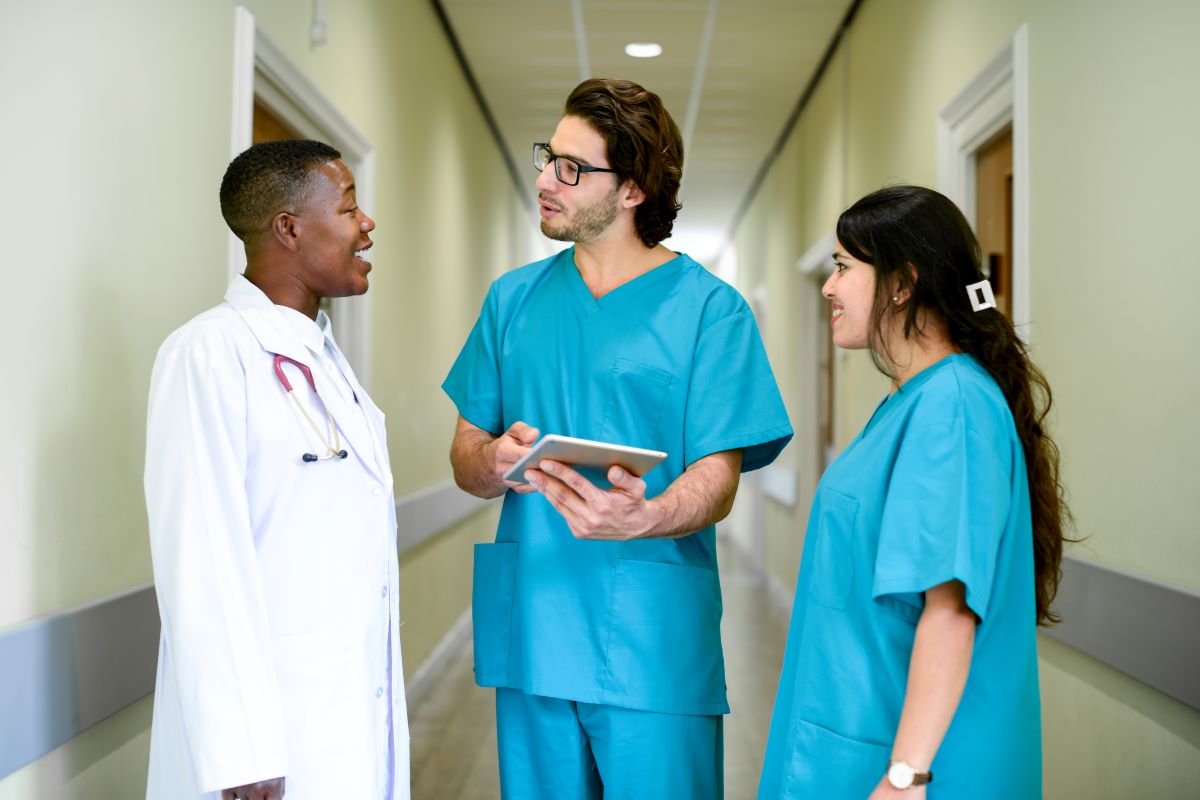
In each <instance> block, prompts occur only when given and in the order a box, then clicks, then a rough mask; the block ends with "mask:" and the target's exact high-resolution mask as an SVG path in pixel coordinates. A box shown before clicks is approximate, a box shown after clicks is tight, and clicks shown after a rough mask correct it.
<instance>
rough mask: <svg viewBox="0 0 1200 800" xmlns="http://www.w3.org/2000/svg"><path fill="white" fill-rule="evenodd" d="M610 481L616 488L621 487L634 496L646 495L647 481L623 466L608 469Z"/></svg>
mask: <svg viewBox="0 0 1200 800" xmlns="http://www.w3.org/2000/svg"><path fill="white" fill-rule="evenodd" d="M608 482H609V483H611V484H612V485H613V488H615V489H621V490H622V491H625V492H628V493H629V494H631V495H633V496H634V497H645V496H646V482H645V481H644V480H642V479H641V478H639V477H638V476H636V475H633V474H631V473H629V472H627V471H626V470H625V469H623V468H621V467H611V468H610V469H609V470H608Z"/></svg>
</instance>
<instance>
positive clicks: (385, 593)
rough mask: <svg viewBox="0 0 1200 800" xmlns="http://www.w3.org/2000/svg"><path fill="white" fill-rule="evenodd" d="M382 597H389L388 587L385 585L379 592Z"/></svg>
mask: <svg viewBox="0 0 1200 800" xmlns="http://www.w3.org/2000/svg"><path fill="white" fill-rule="evenodd" d="M379 596H380V597H387V587H386V586H385V587H383V591H381V592H380V593H379Z"/></svg>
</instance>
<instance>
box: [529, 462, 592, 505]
mask: <svg viewBox="0 0 1200 800" xmlns="http://www.w3.org/2000/svg"><path fill="white" fill-rule="evenodd" d="M538 467H539V468H540V469H541V470H542V471H543V472H545V473H547V474H549V475H553V476H554V477H555V478H558V479H559V480H560V481H562V482H563V483H564V484H566V485H567V486H569V487H570V488H571V490H572V491H573V492H575V494H577V495H579V497H581V498H583V499H584V500H585V501H589V502H595V501H597V500H599V499H600V497H601V496H602V495H603V494H604V492H602V491H600V490H599V489H597V488H596V485H595V484H593V483H592V482H591V481H589V480H588V479H587V478H585V477H583V476H582V475H580V474H579V473H578V472H576V471H575V470H573V469H571V468H570V467H568V466H567V465H565V464H560V463H559V462H557V461H551V460H549V459H543V460H542V462H541V463H540V464H538Z"/></svg>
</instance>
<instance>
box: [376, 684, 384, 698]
mask: <svg viewBox="0 0 1200 800" xmlns="http://www.w3.org/2000/svg"><path fill="white" fill-rule="evenodd" d="M375 696H376V697H383V687H382V686H380V687H379V688H378V689H376V690H375Z"/></svg>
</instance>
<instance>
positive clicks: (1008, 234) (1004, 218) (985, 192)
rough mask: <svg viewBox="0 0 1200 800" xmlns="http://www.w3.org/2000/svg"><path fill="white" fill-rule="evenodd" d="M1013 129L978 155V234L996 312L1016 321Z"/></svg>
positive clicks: (976, 176) (981, 148) (976, 171)
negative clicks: (1014, 294) (1013, 257)
mask: <svg viewBox="0 0 1200 800" xmlns="http://www.w3.org/2000/svg"><path fill="white" fill-rule="evenodd" d="M1012 221H1013V166H1012V128H1011V127H1009V128H1005V129H1004V130H1003V131H1001V132H1000V133H999V134H997V135H996V136H995V137H993V138H992V139H991V140H990V141H989V142H987V144H985V145H983V147H980V148H979V150H977V151H976V153H975V233H976V235H977V236H978V237H979V246H980V248H981V249H982V251H983V275H984V277H985V278H987V279H988V280H989V281H991V283H992V291H993V292H994V293H995V295H996V308H998V309H999V310H1000V312H1001V313H1003V314H1004V315H1005V316H1007V317H1009V318H1010V319H1011V318H1012V252H1013V244H1012V241H1013V222H1012Z"/></svg>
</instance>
